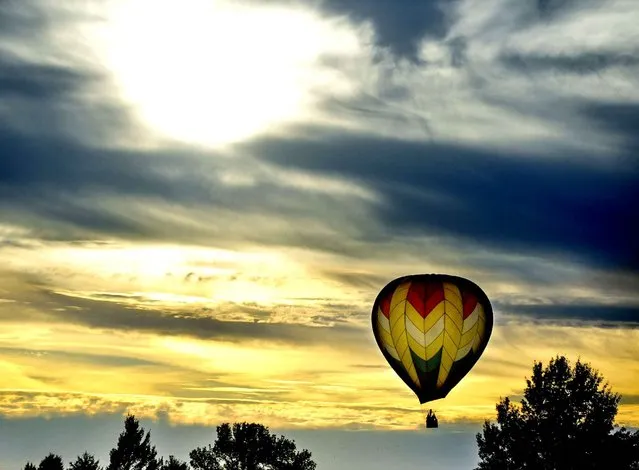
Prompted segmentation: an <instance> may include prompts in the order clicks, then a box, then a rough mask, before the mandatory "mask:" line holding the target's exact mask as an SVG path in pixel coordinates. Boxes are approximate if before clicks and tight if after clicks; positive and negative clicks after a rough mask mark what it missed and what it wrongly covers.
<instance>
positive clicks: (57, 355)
mask: <svg viewBox="0 0 639 470" xmlns="http://www.w3.org/2000/svg"><path fill="white" fill-rule="evenodd" d="M34 346H37V345H34ZM0 353H2V356H10V355H22V356H32V357H43V356H46V357H47V359H49V360H57V361H59V362H60V363H69V362H70V361H73V362H95V363H99V364H100V365H105V366H116V367H136V366H154V367H166V364H163V363H160V362H155V361H148V360H145V359H140V358H136V357H130V356H119V355H117V354H114V355H106V354H94V353H87V352H83V353H74V352H69V351H55V350H48V349H25V348H13V347H0ZM172 367H173V366H172ZM34 378H36V377H34Z"/></svg>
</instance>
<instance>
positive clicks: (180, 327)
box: [0, 287, 366, 345]
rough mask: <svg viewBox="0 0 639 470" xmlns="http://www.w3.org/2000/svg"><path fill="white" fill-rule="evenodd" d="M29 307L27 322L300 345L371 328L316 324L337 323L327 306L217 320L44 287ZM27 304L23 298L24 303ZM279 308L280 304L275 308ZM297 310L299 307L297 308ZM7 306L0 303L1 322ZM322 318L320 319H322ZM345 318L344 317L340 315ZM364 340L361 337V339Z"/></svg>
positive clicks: (348, 337) (199, 312) (238, 307)
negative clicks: (287, 315) (303, 319)
mask: <svg viewBox="0 0 639 470" xmlns="http://www.w3.org/2000/svg"><path fill="white" fill-rule="evenodd" d="M29 299H30V301H29V302H28V304H29V309H30V311H31V312H33V313H29V314H27V313H25V314H24V315H23V318H24V320H25V321H26V320H28V319H29V318H31V319H38V320H39V321H42V320H43V319H47V320H49V321H51V320H53V321H62V322H69V323H73V324H78V325H83V326H87V327H91V328H97V329H100V328H103V329H108V330H117V331H138V332H148V333H156V334H161V335H167V336H181V335H183V336H190V337H192V338H198V339H205V340H208V339H210V340H224V341H246V340H258V341H259V340H263V341H273V342H282V343H287V344H290V345H295V344H300V345H301V344H333V345H335V344H341V343H343V342H348V341H353V340H355V339H356V338H358V337H361V336H362V335H366V332H365V330H363V329H362V328H358V327H355V326H351V325H348V324H346V323H345V322H344V321H341V322H337V323H338V325H337V326H332V327H328V326H317V325H311V324H310V323H318V322H320V323H321V322H323V321H325V320H330V321H334V320H335V319H334V318H332V316H331V315H329V314H328V312H330V307H328V308H326V309H323V312H325V313H326V314H325V315H324V316H322V315H316V314H314V313H309V315H308V320H309V324H308V325H305V324H299V323H297V324H296V323H276V322H264V321H260V322H255V321H252V320H248V321H224V320H220V319H217V318H216V313H217V310H218V309H216V308H201V307H198V308H193V307H191V308H180V309H176V308H168V307H167V308H162V307H161V306H155V305H153V304H152V305H153V306H148V305H145V306H139V307H136V306H132V305H126V304H122V303H118V302H115V301H104V300H96V299H88V298H79V297H71V296H67V295H63V294H58V293H55V292H52V291H49V290H48V289H47V288H45V287H41V288H38V289H37V290H36V291H33V292H32V293H31V294H30V295H29ZM20 304H21V302H20ZM17 305H18V304H15V303H12V304H11V305H10V306H9V307H5V309H9V310H5V311H6V315H8V317H7V318H9V319H11V320H13V319H14V318H15V311H16V308H19V306H17ZM274 308H276V307H274ZM292 309H293V310H295V308H292ZM219 310H220V312H221V313H223V314H227V313H229V311H234V312H237V313H245V314H247V315H249V316H255V317H259V318H268V317H270V316H271V314H272V312H273V309H269V308H266V307H261V308H258V307H256V306H253V305H250V304H249V305H243V304H232V303H230V304H228V305H223V306H221V307H219ZM6 315H2V305H0V320H1V319H2V318H3V317H6ZM316 317H317V318H316ZM337 317H338V318H339V315H337ZM360 342H361V341H360Z"/></svg>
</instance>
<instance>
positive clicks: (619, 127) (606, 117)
mask: <svg viewBox="0 0 639 470" xmlns="http://www.w3.org/2000/svg"><path fill="white" fill-rule="evenodd" d="M583 110H584V113H585V114H586V115H587V116H588V117H589V118H590V119H592V120H593V122H595V123H596V124H597V125H599V126H601V127H603V128H605V129H606V130H608V132H610V133H611V134H613V135H614V136H616V137H618V138H619V139H620V140H621V142H622V145H623V146H624V147H625V149H626V155H624V157H625V159H626V160H627V161H628V163H630V164H631V165H632V167H633V170H635V171H639V132H637V129H639V104H636V103H585V104H584V106H583ZM637 194H639V191H636V192H635V197H636V196H637ZM634 204H635V206H634V207H633V209H634V212H635V213H636V211H637V208H638V206H637V205H636V204H639V199H635V200H634ZM628 216H629V219H628V222H629V223H633V224H635V227H636V224H637V223H639V220H638V219H639V218H637V217H633V212H629V213H628Z"/></svg>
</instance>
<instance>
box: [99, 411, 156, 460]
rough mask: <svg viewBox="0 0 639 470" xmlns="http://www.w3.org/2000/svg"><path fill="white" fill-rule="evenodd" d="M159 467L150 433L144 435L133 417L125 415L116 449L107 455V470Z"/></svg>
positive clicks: (142, 429)
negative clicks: (122, 429)
mask: <svg viewBox="0 0 639 470" xmlns="http://www.w3.org/2000/svg"><path fill="white" fill-rule="evenodd" d="M159 467H160V461H159V460H158V459H157V451H156V450H155V446H152V445H151V432H150V431H148V432H147V433H146V435H145V434H144V428H143V427H142V426H140V422H139V421H138V420H137V419H135V416H133V415H131V414H129V415H127V417H126V419H125V420H124V431H123V432H122V433H121V434H120V437H119V438H118V444H117V447H115V448H113V449H111V452H110V453H109V466H108V467H107V470H159Z"/></svg>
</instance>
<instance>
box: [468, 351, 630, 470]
mask: <svg viewBox="0 0 639 470" xmlns="http://www.w3.org/2000/svg"><path fill="white" fill-rule="evenodd" d="M526 385H527V386H526V388H525V390H524V394H523V398H522V399H521V404H520V405H515V404H514V403H512V402H511V401H510V399H509V398H508V397H506V398H504V399H502V400H501V401H500V402H499V403H498V404H497V406H496V409H497V423H491V422H488V421H486V422H485V423H484V425H483V432H482V433H479V434H477V436H476V437H477V444H478V447H479V457H480V463H479V466H478V467H477V470H511V469H513V470H514V469H523V468H531V469H538V470H551V469H552V470H572V469H575V470H576V469H579V470H588V469H593V470H595V469H603V468H610V469H615V470H637V469H639V431H638V432H634V433H631V432H629V431H628V430H627V429H626V428H624V427H621V428H620V427H619V426H616V425H615V422H614V421H615V416H616V414H617V409H618V405H619V401H620V399H621V396H620V395H619V394H617V393H613V392H612V390H611V389H610V386H609V384H608V383H604V382H603V377H602V375H601V374H600V373H599V372H598V371H596V370H594V369H593V368H592V367H591V366H590V365H589V364H586V363H583V362H581V361H580V360H578V361H577V362H576V364H575V365H574V367H571V365H570V363H569V361H568V360H567V359H566V357H564V356H557V357H555V358H553V359H551V360H550V362H549V364H548V366H547V367H544V366H543V364H542V363H541V362H535V364H534V366H533V373H532V377H531V378H530V379H526Z"/></svg>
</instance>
